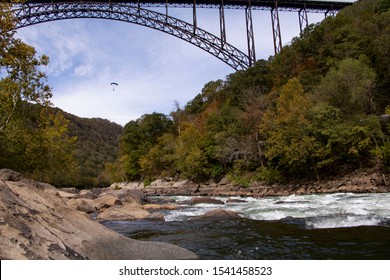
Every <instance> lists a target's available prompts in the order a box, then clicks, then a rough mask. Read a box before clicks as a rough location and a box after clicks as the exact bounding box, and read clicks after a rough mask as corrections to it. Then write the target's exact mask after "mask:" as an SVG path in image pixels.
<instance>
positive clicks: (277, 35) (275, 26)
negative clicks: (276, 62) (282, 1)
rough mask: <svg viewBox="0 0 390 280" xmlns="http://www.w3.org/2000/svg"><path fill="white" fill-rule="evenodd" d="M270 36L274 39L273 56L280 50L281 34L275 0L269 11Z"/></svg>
mask: <svg viewBox="0 0 390 280" xmlns="http://www.w3.org/2000/svg"><path fill="white" fill-rule="evenodd" d="M271 21H272V31H273V32H272V34H273V38H274V50H275V54H277V53H279V52H280V51H281V50H282V34H281V32H280V23H279V12H278V1H277V0H275V6H274V7H273V8H272V9H271Z"/></svg>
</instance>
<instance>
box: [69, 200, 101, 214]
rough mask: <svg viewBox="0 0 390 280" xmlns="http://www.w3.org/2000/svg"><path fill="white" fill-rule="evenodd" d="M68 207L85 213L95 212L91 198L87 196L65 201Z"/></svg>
mask: <svg viewBox="0 0 390 280" xmlns="http://www.w3.org/2000/svg"><path fill="white" fill-rule="evenodd" d="M66 203H67V204H68V206H69V207H71V208H73V209H76V210H78V211H81V212H85V213H92V212H95V210H96V209H95V207H94V206H93V204H94V203H93V200H92V199H87V198H76V199H70V200H68V201H67V202H66Z"/></svg>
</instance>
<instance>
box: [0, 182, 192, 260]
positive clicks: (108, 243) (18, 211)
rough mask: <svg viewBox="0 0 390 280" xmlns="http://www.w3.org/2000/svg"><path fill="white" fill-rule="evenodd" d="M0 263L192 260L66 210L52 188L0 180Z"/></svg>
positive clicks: (185, 254) (180, 252)
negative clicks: (126, 235)
mask: <svg viewBox="0 0 390 280" xmlns="http://www.w3.org/2000/svg"><path fill="white" fill-rule="evenodd" d="M0 232H1V238H0V259H18V260H23V259H44V260H48V259H57V260H59V259H96V260H99V259H100V260H109V259H114V260H119V259H123V260H131V259H153V260H159V259H169V260H171V259H197V258H198V257H197V256H196V255H195V254H194V253H192V252H190V251H188V250H185V249H182V248H180V247H177V246H175V245H171V244H165V243H160V242H145V241H137V240H132V239H130V238H127V237H124V236H122V235H120V234H118V233H116V232H114V231H111V230H109V229H107V228H106V227H104V226H103V225H101V224H99V223H98V222H96V221H94V220H91V219H90V218H89V216H88V215H85V214H84V213H82V212H79V211H77V210H74V209H72V208H70V207H69V206H68V205H67V204H66V203H65V200H64V199H62V198H61V197H58V196H57V195H56V192H53V187H50V186H46V185H44V184H36V183H33V182H29V181H28V180H20V181H18V182H13V181H5V182H4V181H3V180H0Z"/></svg>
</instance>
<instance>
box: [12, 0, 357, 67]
mask: <svg viewBox="0 0 390 280" xmlns="http://www.w3.org/2000/svg"><path fill="white" fill-rule="evenodd" d="M350 4H352V2H330V1H304V0H115V1H114V0H98V1H88V0H84V1H64V0H27V1H25V2H24V3H23V4H13V12H14V15H15V18H16V20H17V22H16V28H22V27H26V26H30V25H34V24H38V23H43V22H50V21H55V20H63V19H74V18H99V19H110V20H117V21H123V22H128V23H135V24H138V25H142V26H146V27H149V28H153V29H156V30H159V31H162V32H165V33H167V34H170V35H173V36H175V37H177V38H180V39H182V40H184V41H187V42H189V43H191V44H193V45H195V46H197V47H199V48H201V49H203V50H205V51H206V52H208V53H210V54H212V55H213V56H215V57H217V58H218V59H220V60H222V61H223V62H225V63H226V64H228V65H229V66H231V67H232V68H234V69H236V70H240V69H247V68H249V67H250V66H252V65H253V63H255V61H256V54H255V43H254V32H253V16H252V10H266V11H270V13H271V23H272V31H273V40H274V50H275V53H278V52H280V51H281V48H282V36H281V28H280V23H279V11H289V12H297V13H298V20H299V26H300V32H301V33H302V32H303V30H304V28H306V27H307V25H308V17H307V13H308V12H315V13H324V14H325V16H329V15H334V14H335V12H337V11H338V10H340V9H342V8H343V7H345V6H348V5H350ZM153 7H159V8H165V9H164V11H165V12H162V13H161V12H156V11H153V10H151V9H148V8H153ZM175 7H181V8H191V9H192V11H193V21H192V23H188V22H185V21H183V20H180V19H178V18H175V17H172V16H170V15H169V8H175ZM197 8H214V9H218V10H219V22H220V36H216V35H213V34H211V33H210V32H208V31H206V30H204V29H201V28H199V27H198V26H197V15H196V11H197ZM225 9H241V10H244V11H245V22H246V34H245V35H246V39H247V45H248V51H247V53H244V52H242V51H241V50H239V49H237V48H236V47H234V46H233V45H231V44H229V43H228V42H227V41H226V25H225Z"/></svg>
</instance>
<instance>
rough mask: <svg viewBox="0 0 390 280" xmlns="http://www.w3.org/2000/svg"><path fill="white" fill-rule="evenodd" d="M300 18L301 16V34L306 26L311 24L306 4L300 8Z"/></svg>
mask: <svg viewBox="0 0 390 280" xmlns="http://www.w3.org/2000/svg"><path fill="white" fill-rule="evenodd" d="M298 18H299V31H300V34H301V35H302V34H303V31H304V30H305V28H306V27H308V25H309V20H308V18H307V11H306V4H305V5H304V7H303V8H302V9H300V10H299V12H298Z"/></svg>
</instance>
